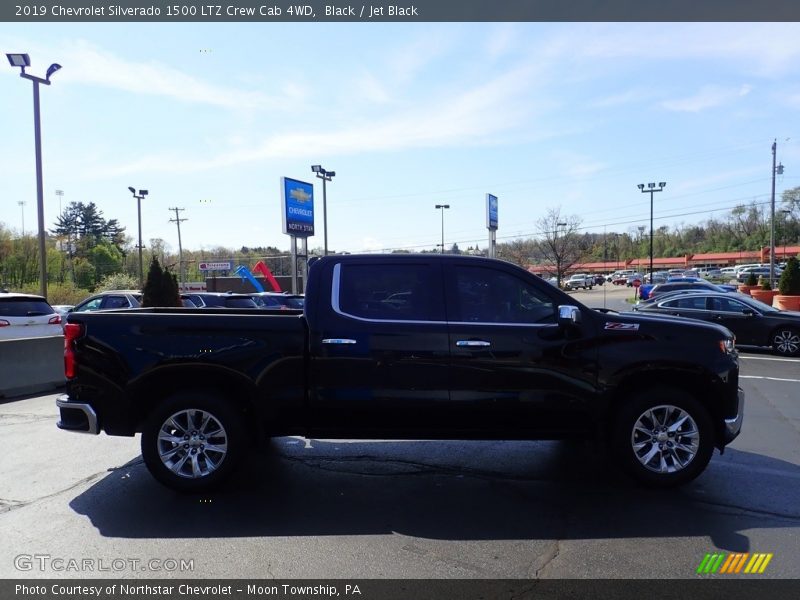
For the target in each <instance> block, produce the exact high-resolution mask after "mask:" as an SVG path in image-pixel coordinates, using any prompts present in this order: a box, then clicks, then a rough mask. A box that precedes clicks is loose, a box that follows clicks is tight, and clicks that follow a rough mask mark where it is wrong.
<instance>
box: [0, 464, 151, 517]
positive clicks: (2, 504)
mask: <svg viewBox="0 0 800 600" xmlns="http://www.w3.org/2000/svg"><path fill="white" fill-rule="evenodd" d="M138 462H141V461H136V462H128V463H125V464H124V465H122V466H119V467H111V468H109V469H105V470H104V471H99V472H97V473H93V474H91V475H89V476H87V477H84V478H83V479H79V480H78V481H76V482H74V483H72V484H71V485H68V486H67V487H65V488H62V489H60V490H57V491H55V492H51V493H49V494H45V495H44V496H39V497H38V498H32V499H30V500H2V499H0V513H4V512H11V511H12V510H17V509H18V508H24V507H26V506H30V505H31V504H36V503H37V502H41V501H42V500H47V499H49V498H55V497H56V496H59V495H61V494H64V493H65V492H69V491H70V490H74V489H75V488H77V487H80V486H82V485H85V484H87V483H91V482H93V481H95V480H97V479H100V478H101V477H103V476H104V475H107V474H108V473H109V472H113V471H117V470H118V469H123V468H126V467H130V466H132V465H135V464H137V463H138Z"/></svg>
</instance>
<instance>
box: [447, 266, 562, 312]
mask: <svg viewBox="0 0 800 600" xmlns="http://www.w3.org/2000/svg"><path fill="white" fill-rule="evenodd" d="M453 304H454V305H455V313H456V314H455V315H454V316H453V318H452V319H451V320H452V321H460V322H467V323H520V324H533V323H553V322H555V320H556V318H555V317H556V311H555V307H554V306H553V301H552V300H551V299H550V297H549V296H547V295H546V294H545V293H544V292H542V291H541V290H539V289H538V288H536V287H534V286H533V285H532V284H531V283H529V282H527V281H525V280H523V279H521V278H519V277H516V276H515V275H512V274H510V273H506V272H505V271H498V270H495V269H487V268H484V267H470V266H459V267H456V294H455V298H454V302H453Z"/></svg>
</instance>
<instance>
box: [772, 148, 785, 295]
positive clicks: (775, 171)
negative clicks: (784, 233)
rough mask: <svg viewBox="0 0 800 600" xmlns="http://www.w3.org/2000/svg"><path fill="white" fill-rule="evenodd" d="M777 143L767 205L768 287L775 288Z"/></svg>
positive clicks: (781, 168)
mask: <svg viewBox="0 0 800 600" xmlns="http://www.w3.org/2000/svg"><path fill="white" fill-rule="evenodd" d="M777 151H778V142H777V141H776V140H773V141H772V199H771V200H770V204H769V221H770V228H769V285H770V287H772V288H774V287H775V174H776V173H777V174H778V175H783V165H780V164H779V165H778V166H775V155H776V153H777Z"/></svg>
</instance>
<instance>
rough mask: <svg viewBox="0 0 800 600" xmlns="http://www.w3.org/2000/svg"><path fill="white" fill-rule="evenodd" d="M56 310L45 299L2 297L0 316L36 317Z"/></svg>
mask: <svg viewBox="0 0 800 600" xmlns="http://www.w3.org/2000/svg"><path fill="white" fill-rule="evenodd" d="M54 312H55V311H54V310H53V308H52V307H51V306H50V305H49V304H48V303H47V302H45V301H44V300H30V299H27V298H0V316H3V317H35V316H37V315H49V314H52V313H54Z"/></svg>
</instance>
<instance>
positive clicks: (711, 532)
mask: <svg viewBox="0 0 800 600" xmlns="http://www.w3.org/2000/svg"><path fill="white" fill-rule="evenodd" d="M799 483H800V467H798V466H796V465H793V464H791V463H787V462H785V461H781V460H776V459H773V458H769V457H766V456H761V455H757V454H753V453H749V452H742V451H737V450H734V449H730V448H729V449H728V450H726V452H725V455H724V456H719V455H718V454H717V453H715V456H714V458H713V459H712V461H711V464H710V465H709V467H708V469H707V470H706V472H705V473H704V474H702V475H701V476H700V477H699V478H698V479H697V480H696V481H694V482H692V483H691V484H689V485H687V486H684V487H683V488H680V489H677V490H668V491H653V490H647V489H642V488H640V487H637V486H636V485H635V484H633V483H632V482H631V481H629V480H628V479H627V478H626V477H625V476H623V475H621V474H619V473H618V472H617V471H616V469H614V468H613V466H611V462H610V460H609V459H608V457H607V456H605V452H604V451H603V450H602V449H601V448H599V447H597V446H596V445H594V444H591V443H583V442H506V441H504V442H459V441H435V442H432V441H414V442H372V441H369V442H366V441H339V440H314V439H312V440H306V439H302V438H278V439H275V440H272V442H270V444H269V445H268V446H267V447H265V448H262V449H258V450H254V451H253V452H252V453H251V455H250V456H249V457H248V458H247V459H246V460H245V461H244V464H242V465H241V468H240V469H239V470H238V471H237V473H236V474H235V475H234V477H233V478H232V479H231V480H229V481H228V483H227V485H226V486H225V487H224V488H222V489H221V490H219V491H216V492H214V493H210V494H205V495H182V494H178V493H176V492H173V491H171V490H168V489H166V488H164V487H162V486H161V485H159V484H158V483H157V482H156V481H155V480H154V479H153V478H152V477H151V476H150V474H149V473H148V472H147V470H146V468H145V466H144V464H143V463H142V460H141V458H137V459H135V460H133V461H131V462H129V463H128V464H126V465H123V466H122V467H119V468H116V469H114V470H112V471H111V473H110V474H109V475H108V476H106V477H104V478H103V479H101V480H100V481H98V482H97V483H96V484H94V485H93V486H92V487H91V488H89V489H88V490H86V491H85V492H83V493H81V494H80V495H78V496H76V497H75V498H73V500H72V501H71V502H70V507H71V508H72V509H73V510H74V511H75V512H77V513H79V514H81V515H85V516H87V517H89V519H90V520H91V522H92V524H93V525H94V526H95V527H96V528H97V529H98V530H99V532H100V533H101V535H103V536H106V537H118V538H166V539H170V538H216V537H260V536H321V535H375V534H387V533H391V532H397V533H401V534H403V535H408V536H415V537H421V538H430V539H446V540H486V539H513V540H525V539H536V540H547V539H553V540H557V539H606V538H627V537H671V538H675V537H697V536H708V537H709V538H711V540H712V541H713V543H714V545H715V546H716V547H717V548H720V549H724V550H729V551H736V552H746V551H750V543H749V539H748V538H747V537H746V536H745V535H743V534H741V533H740V532H742V531H747V530H750V529H758V528H783V527H791V528H797V527H798V526H800V485H798V484H799Z"/></svg>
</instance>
